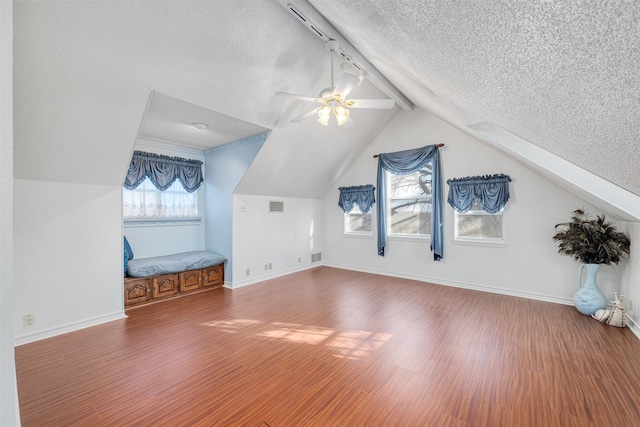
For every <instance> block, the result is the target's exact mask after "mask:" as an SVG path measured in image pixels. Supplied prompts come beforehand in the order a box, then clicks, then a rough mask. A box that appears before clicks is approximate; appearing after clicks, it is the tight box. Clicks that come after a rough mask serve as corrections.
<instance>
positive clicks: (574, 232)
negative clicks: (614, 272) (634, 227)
mask: <svg viewBox="0 0 640 427" xmlns="http://www.w3.org/2000/svg"><path fill="white" fill-rule="evenodd" d="M555 228H556V234H555V235H554V236H553V240H555V241H556V242H558V253H559V254H562V255H569V256H571V257H573V258H575V259H576V260H578V261H580V262H582V263H584V264H611V263H614V264H617V263H619V262H620V260H621V259H622V258H626V256H628V255H629V250H630V246H631V241H630V240H629V236H627V235H626V234H625V233H622V232H620V231H617V230H616V227H614V226H613V225H612V224H611V223H610V222H607V221H605V217H604V215H602V216H600V215H598V216H597V217H596V219H592V218H591V217H589V214H588V213H586V212H584V211H583V210H581V209H577V210H575V211H573V215H572V216H571V221H570V222H564V223H561V224H556V227H555ZM558 230H559V231H558Z"/></svg>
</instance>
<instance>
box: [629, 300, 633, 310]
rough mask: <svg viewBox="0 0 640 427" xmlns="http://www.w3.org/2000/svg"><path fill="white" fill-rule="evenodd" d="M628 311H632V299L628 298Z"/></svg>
mask: <svg viewBox="0 0 640 427" xmlns="http://www.w3.org/2000/svg"><path fill="white" fill-rule="evenodd" d="M629 311H633V300H629Z"/></svg>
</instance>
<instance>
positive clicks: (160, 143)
mask: <svg viewBox="0 0 640 427" xmlns="http://www.w3.org/2000/svg"><path fill="white" fill-rule="evenodd" d="M140 147H155V148H162V149H165V150H170V151H173V152H176V153H178V152H180V153H185V154H190V155H192V156H196V157H198V158H200V157H203V155H204V152H205V150H200V149H197V148H191V147H185V146H184V145H180V144H179V143H177V142H173V141H167V140H162V139H156V138H149V137H139V138H138V139H137V140H136V146H135V148H136V149H138V148H140ZM132 154H133V153H132Z"/></svg>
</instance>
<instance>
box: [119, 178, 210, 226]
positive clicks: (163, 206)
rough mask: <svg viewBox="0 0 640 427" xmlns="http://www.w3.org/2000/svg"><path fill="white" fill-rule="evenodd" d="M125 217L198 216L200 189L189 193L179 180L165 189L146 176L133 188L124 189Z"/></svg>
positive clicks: (168, 217)
mask: <svg viewBox="0 0 640 427" xmlns="http://www.w3.org/2000/svg"><path fill="white" fill-rule="evenodd" d="M122 194H123V200H122V206H123V215H124V217H125V219H146V218H153V219H157V218H160V219H173V218H195V217H197V216H198V190H196V191H193V192H191V193H189V192H188V191H187V190H185V189H184V187H183V186H182V184H181V183H180V181H179V180H176V181H175V182H174V183H173V184H172V185H171V186H170V187H169V188H167V189H166V190H165V191H160V190H158V189H157V188H156V187H155V186H154V185H153V183H152V182H151V181H150V180H149V178H146V179H145V180H144V181H143V182H142V183H141V184H140V185H138V186H137V187H136V188H135V189H133V190H127V189H126V188H123V190H122Z"/></svg>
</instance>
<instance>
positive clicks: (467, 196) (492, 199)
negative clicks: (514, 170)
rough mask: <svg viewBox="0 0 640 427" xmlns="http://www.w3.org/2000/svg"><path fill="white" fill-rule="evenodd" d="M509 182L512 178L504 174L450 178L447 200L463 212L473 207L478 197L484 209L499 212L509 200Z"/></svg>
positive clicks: (454, 207)
mask: <svg viewBox="0 0 640 427" xmlns="http://www.w3.org/2000/svg"><path fill="white" fill-rule="evenodd" d="M509 182H511V178H510V177H509V175H504V174H495V175H485V176H469V177H466V178H453V179H449V180H447V184H449V195H448V196H447V202H449V204H450V205H451V207H452V208H453V209H455V210H456V211H458V212H460V213H463V212H466V211H468V210H469V209H471V207H472V206H473V205H474V203H475V202H476V199H478V200H480V204H481V205H482V209H483V210H484V211H486V212H488V213H492V214H493V213H497V212H499V211H500V209H502V208H503V207H504V205H506V204H507V201H508V200H509Z"/></svg>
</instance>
